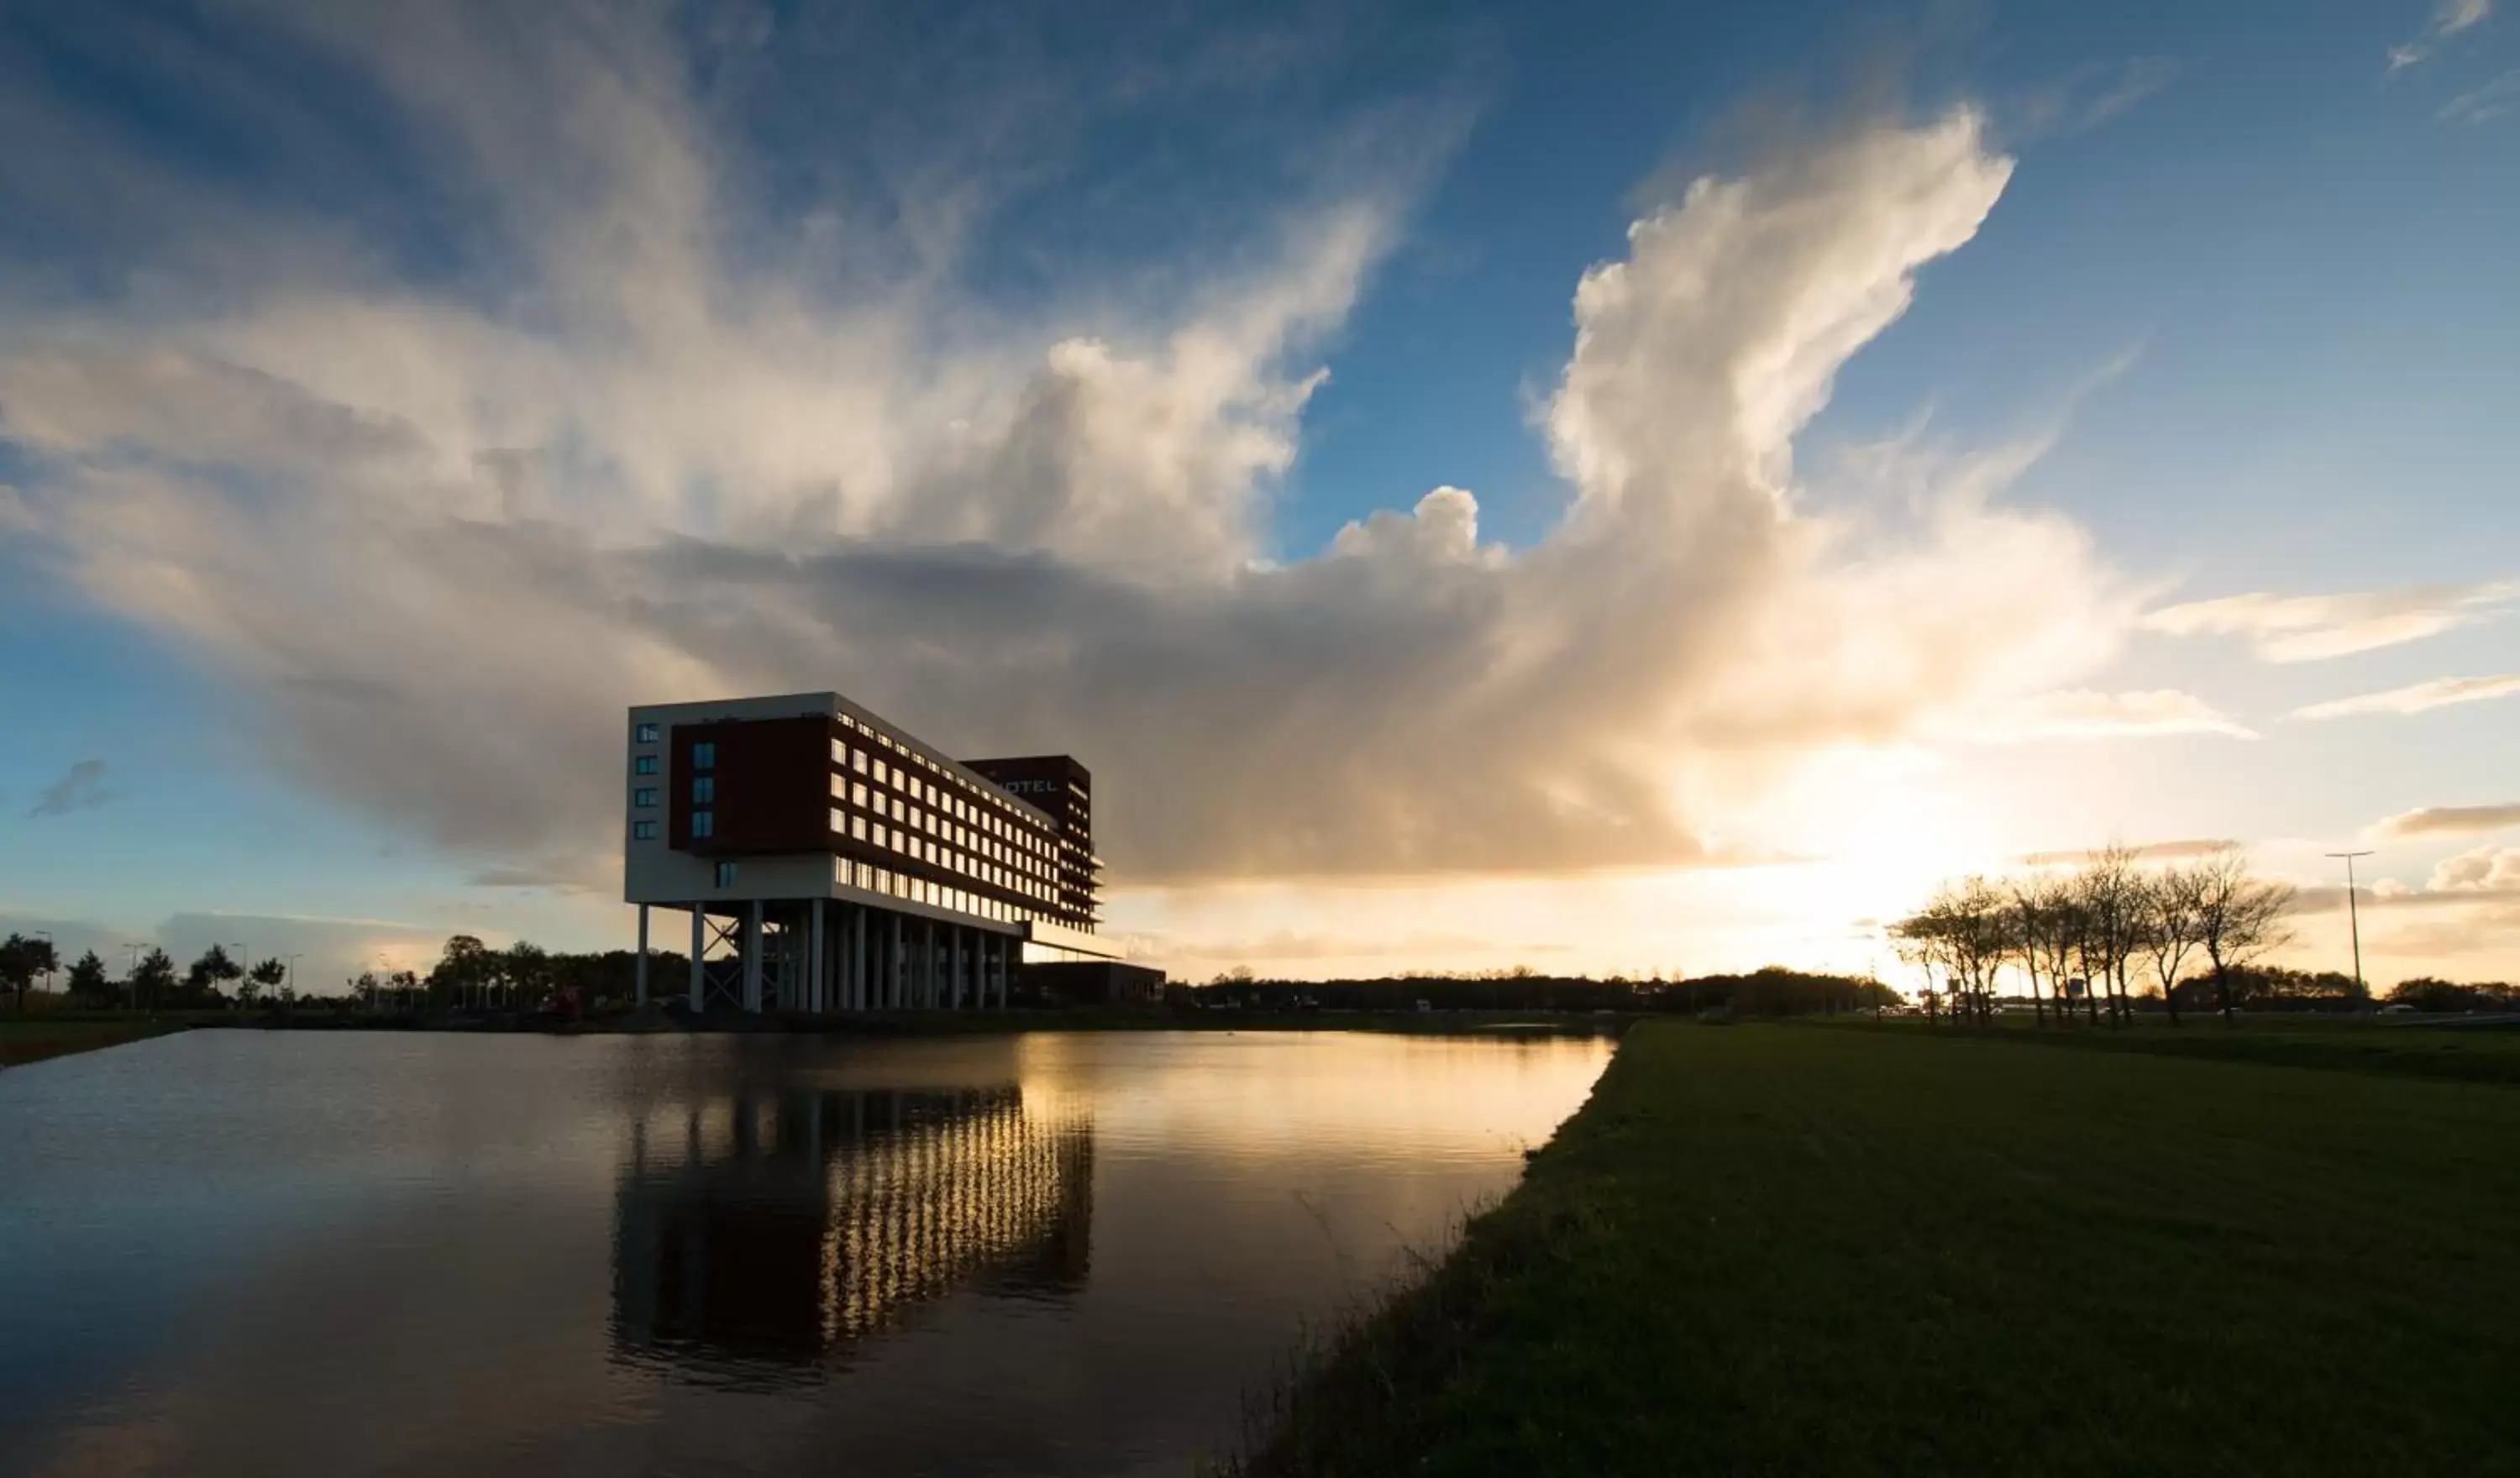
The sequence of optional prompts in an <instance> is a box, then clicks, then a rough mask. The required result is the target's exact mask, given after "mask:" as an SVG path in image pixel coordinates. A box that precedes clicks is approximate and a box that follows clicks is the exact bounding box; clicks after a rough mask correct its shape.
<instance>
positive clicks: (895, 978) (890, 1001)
mask: <svg viewBox="0 0 2520 1478" xmlns="http://www.w3.org/2000/svg"><path fill="white" fill-rule="evenodd" d="M901 965H902V959H901V916H900V915H899V914H895V915H893V916H892V949H891V950H890V951H889V952H888V953H887V954H886V956H885V958H884V970H883V1004H884V1008H885V1009H887V1010H897V1009H899V1008H900V1006H901V990H902V981H901Z"/></svg>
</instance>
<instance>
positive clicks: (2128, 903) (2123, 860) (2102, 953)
mask: <svg viewBox="0 0 2520 1478" xmlns="http://www.w3.org/2000/svg"><path fill="white" fill-rule="evenodd" d="M2074 902H2075V906H2076V911H2077V913H2078V915H2079V916H2080V917H2079V920H2078V921H2079V922H2080V924H2081V926H2082V927H2081V930H2080V933H2081V953H2082V959H2083V974H2084V977H2085V978H2086V980H2087V981H2088V982H2089V985H2088V989H2089V990H2090V991H2091V992H2092V993H2093V995H2096V993H2097V992H2098V991H2099V990H2100V989H2101V988H2102V987H2103V986H2105V987H2107V989H2108V994H2109V1019H2111V1020H2112V1021H2115V1022H2117V1023H2119V1024H2120V1025H2123V1024H2125V1022H2126V1019H2127V1002H2126V976H2127V963H2128V962H2129V961H2131V960H2133V959H2134V958H2135V955H2136V951H2137V949H2138V946H2139V943H2140V940H2141V936H2142V924H2143V908H2144V880H2143V874H2142V873H2140V872H2138V870H2137V868H2136V856H2135V850H2134V849H2133V848H2132V847H2128V846H2126V845H2124V844H2122V843H2119V842H2111V843H2109V844H2108V845H2107V846H2105V847H2102V848H2101V849H2100V850H2099V851H2097V852H2094V853H2093V854H2092V859H2091V861H2090V862H2088V863H2086V864H2085V865H2084V867H2083V870H2082V872H2081V873H2077V874H2076V875H2075V878H2074ZM2087 999H2089V998H2087ZM2097 1009H2098V1008H2097V1004H2096V1002H2094V1003H2093V1019H2094V1020H2096V1019H2098V1018H2097Z"/></svg>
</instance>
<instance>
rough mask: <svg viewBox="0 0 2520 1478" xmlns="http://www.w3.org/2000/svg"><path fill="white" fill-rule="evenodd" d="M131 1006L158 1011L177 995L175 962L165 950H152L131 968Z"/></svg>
mask: <svg viewBox="0 0 2520 1478" xmlns="http://www.w3.org/2000/svg"><path fill="white" fill-rule="evenodd" d="M129 983H130V986H131V1004H132V1005H134V1006H136V1007H143V1008H148V1009H150V1010H156V1009H157V1008H158V1007H160V1006H162V1005H164V1004H165V1003H166V999H167V998H168V997H170V996H172V995H174V994H175V962H174V961H172V960H169V959H167V958H166V952H165V951H164V950H151V951H150V952H149V953H147V954H145V955H143V956H141V957H140V963H138V964H135V965H133V966H132V967H131V980H130V982H129Z"/></svg>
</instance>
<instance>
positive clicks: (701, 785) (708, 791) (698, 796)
mask: <svg viewBox="0 0 2520 1478" xmlns="http://www.w3.org/2000/svg"><path fill="white" fill-rule="evenodd" d="M716 799H717V777H716V776H714V775H698V776H694V777H693V778H692V804H694V805H696V806H705V805H709V804H711V803H713V802H714V801H716Z"/></svg>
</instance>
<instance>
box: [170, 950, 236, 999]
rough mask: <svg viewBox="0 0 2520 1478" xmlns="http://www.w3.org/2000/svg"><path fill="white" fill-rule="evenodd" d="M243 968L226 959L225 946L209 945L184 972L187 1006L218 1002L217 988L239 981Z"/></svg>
mask: <svg viewBox="0 0 2520 1478" xmlns="http://www.w3.org/2000/svg"><path fill="white" fill-rule="evenodd" d="M244 974H245V966H244V965H241V964H239V963H236V962H235V961H234V960H232V959H230V958H229V957H228V951H227V946H225V945H222V944H214V945H211V946H210V947H209V948H208V949H206V950H203V951H202V956H201V958H200V959H198V960H196V961H194V962H193V963H192V965H191V966H190V967H189V968H187V969H186V970H185V971H184V1001H185V1004H186V1005H187V1006H209V1005H214V1004H216V1003H217V1002H218V1001H219V1000H220V996H219V988H220V987H221V986H224V985H226V984H227V983H228V982H229V981H231V980H236V979H240V978H242V977H243V976H244Z"/></svg>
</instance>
